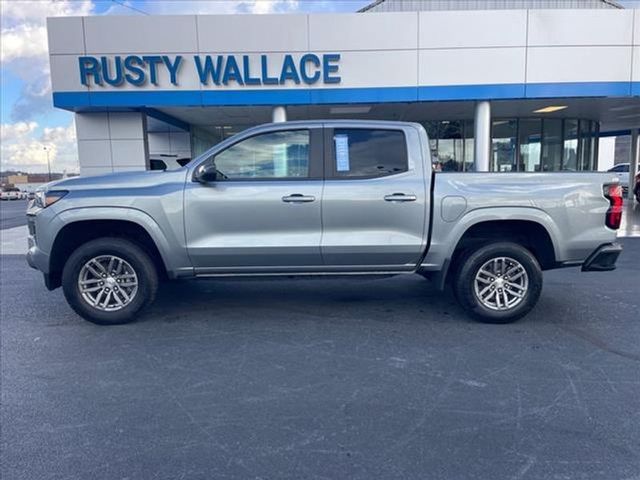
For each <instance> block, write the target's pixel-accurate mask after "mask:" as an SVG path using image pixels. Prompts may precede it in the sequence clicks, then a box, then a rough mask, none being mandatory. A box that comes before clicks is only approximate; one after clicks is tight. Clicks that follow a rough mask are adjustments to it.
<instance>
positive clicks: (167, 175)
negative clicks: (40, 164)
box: [41, 168, 187, 191]
mask: <svg viewBox="0 0 640 480" xmlns="http://www.w3.org/2000/svg"><path fill="white" fill-rule="evenodd" d="M186 174H187V169H186V168H180V169H177V170H165V171H162V170H141V171H137V172H119V173H109V174H105V175H95V176H90V177H72V178H65V179H62V180H56V181H53V182H49V183H47V184H45V185H43V186H42V187H41V189H43V190H70V191H73V190H88V189H91V190H102V189H105V190H110V189H120V188H145V187H153V186H157V185H160V184H164V183H174V182H181V183H182V182H184V179H185V177H186Z"/></svg>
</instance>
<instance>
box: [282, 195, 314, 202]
mask: <svg viewBox="0 0 640 480" xmlns="http://www.w3.org/2000/svg"><path fill="white" fill-rule="evenodd" d="M315 199H316V197H314V196H313V195H302V194H301V193H293V194H291V195H287V196H285V197H282V201H283V202H285V203H308V202H314V201H315Z"/></svg>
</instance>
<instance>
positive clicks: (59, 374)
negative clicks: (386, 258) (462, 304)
mask: <svg viewBox="0 0 640 480" xmlns="http://www.w3.org/2000/svg"><path fill="white" fill-rule="evenodd" d="M623 243H624V246H625V251H624V253H623V255H622V256H621V258H620V261H619V268H618V270H617V271H615V272H611V273H587V274H581V273H579V271H578V270H577V269H568V270H559V271H553V272H547V273H546V276H545V286H544V290H543V294H542V299H541V301H540V303H539V305H538V307H537V308H536V309H535V310H534V312H533V313H532V314H530V315H529V316H528V317H527V318H525V319H524V320H522V321H520V322H519V323H516V324H513V325H505V326H495V325H482V324H478V323H473V322H471V321H469V320H468V319H467V318H466V317H465V316H464V315H463V313H462V311H461V310H460V308H459V307H458V306H457V305H456V304H455V303H454V301H453V299H452V297H451V296H450V295H449V294H447V295H442V294H441V293H439V292H437V291H435V290H434V289H433V288H432V287H431V286H430V284H429V283H428V282H427V281H426V280H423V279H421V278H420V277H413V276H412V277H403V278H389V279H371V280H360V281H358V280H343V279H339V280H337V279H336V280H291V279H282V280H265V279H263V280H245V281H237V280H236V281H232V280H216V281H207V282H199V283H195V282H184V283H176V284H167V285H164V286H163V287H162V290H161V292H160V295H159V299H158V302H157V303H156V304H155V305H154V307H153V308H152V309H151V311H150V312H149V313H148V314H147V315H146V316H144V318H141V319H140V321H139V322H138V323H135V324H131V325H125V326H118V327H98V326H95V325H92V324H90V323H87V322H84V321H83V320H81V319H80V318H78V317H77V316H75V315H74V314H73V313H72V312H71V310H70V309H69V307H67V305H66V303H65V302H64V300H63V296H62V293H61V291H60V290H56V291H54V292H48V291H46V290H45V289H44V286H43V285H42V281H41V278H40V276H39V274H38V273H37V272H35V271H33V270H30V269H29V268H28V267H27V266H26V265H25V263H24V260H23V258H21V257H18V256H12V255H5V256H3V257H1V258H2V276H1V279H2V284H1V287H2V289H1V293H0V300H1V304H2V332H1V333H2V452H3V453H2V457H3V461H2V472H1V473H2V478H3V479H7V480H9V479H12V480H13V479H29V480H32V479H41V478H46V479H83V480H85V479H89V478H90V479H116V478H118V479H124V478H128V479H152V478H155V479H179V478H185V479H193V478H197V479H200V478H202V479H212V478H216V479H219V478H260V479H288V478H291V479H312V478H313V479H315V478H331V479H346V478H350V479H351V478H354V479H367V480H369V479H374V478H381V479H391V478H416V479H417V478H419V479H426V478H428V479H492V480H493V479H590V480H591V479H606V480H612V479H627V480H631V479H636V480H637V479H638V478H640V408H639V407H640V368H639V367H640V342H638V339H639V338H640V315H639V313H638V312H639V309H640V273H639V272H640V239H625V240H624V241H623Z"/></svg>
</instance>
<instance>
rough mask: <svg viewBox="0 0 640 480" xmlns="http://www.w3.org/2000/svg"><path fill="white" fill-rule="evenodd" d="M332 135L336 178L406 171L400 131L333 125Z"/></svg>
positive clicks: (406, 164)
mask: <svg viewBox="0 0 640 480" xmlns="http://www.w3.org/2000/svg"><path fill="white" fill-rule="evenodd" d="M333 138H334V148H335V159H334V161H335V163H334V166H335V170H336V175H337V176H339V177H381V176H384V175H393V174H396V173H401V172H406V171H407V170H408V159H407V144H406V141H405V138H404V133H403V132H401V131H399V130H373V129H365V128H336V129H335V130H334V136H333Z"/></svg>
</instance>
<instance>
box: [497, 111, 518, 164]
mask: <svg viewBox="0 0 640 480" xmlns="http://www.w3.org/2000/svg"><path fill="white" fill-rule="evenodd" d="M517 131H518V121H517V120H496V121H494V122H493V124H492V134H491V137H492V138H491V145H492V148H491V150H492V161H493V171H494V172H515V171H517V170H518V166H517V163H516V133H517Z"/></svg>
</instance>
